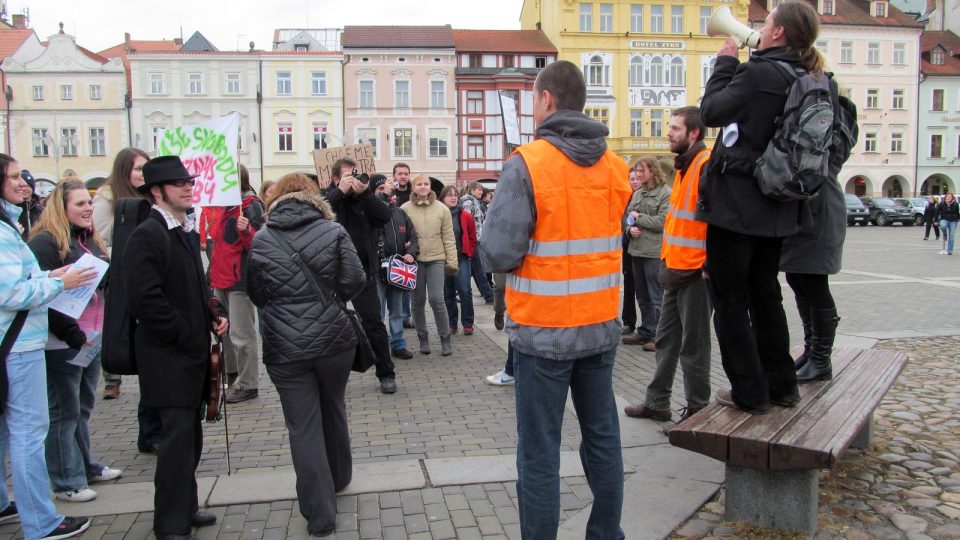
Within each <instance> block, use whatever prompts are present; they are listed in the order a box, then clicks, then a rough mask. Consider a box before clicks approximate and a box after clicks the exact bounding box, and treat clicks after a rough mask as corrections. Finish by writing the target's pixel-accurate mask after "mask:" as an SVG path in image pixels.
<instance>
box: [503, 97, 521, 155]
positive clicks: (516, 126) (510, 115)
mask: <svg viewBox="0 0 960 540" xmlns="http://www.w3.org/2000/svg"><path fill="white" fill-rule="evenodd" d="M500 114H502V115H503V130H504V131H505V132H506V134H507V144H512V145H514V146H520V144H521V143H520V119H519V118H518V117H517V102H516V101H514V100H513V98H512V97H510V96H508V95H507V94H500Z"/></svg>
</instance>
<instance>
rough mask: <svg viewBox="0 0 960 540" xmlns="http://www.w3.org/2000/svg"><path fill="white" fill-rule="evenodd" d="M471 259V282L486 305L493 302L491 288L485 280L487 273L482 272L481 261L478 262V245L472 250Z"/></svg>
mask: <svg viewBox="0 0 960 540" xmlns="http://www.w3.org/2000/svg"><path fill="white" fill-rule="evenodd" d="M474 250H475V251H474V252H473V257H471V258H470V274H471V275H472V276H473V282H474V283H476V284H477V291H478V292H479V293H480V296H482V297H483V301H484V302H486V303H488V304H489V303H491V302H493V287H491V286H490V281H489V280H488V279H487V273H486V272H484V271H483V261H481V260H480V244H477V247H476V248H474Z"/></svg>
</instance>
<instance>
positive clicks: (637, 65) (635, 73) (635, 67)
mask: <svg viewBox="0 0 960 540" xmlns="http://www.w3.org/2000/svg"><path fill="white" fill-rule="evenodd" d="M629 79H630V86H643V60H641V59H640V57H639V56H634V57H633V58H631V59H630V77H629Z"/></svg>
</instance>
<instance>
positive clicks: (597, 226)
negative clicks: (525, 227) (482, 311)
mask: <svg viewBox="0 0 960 540" xmlns="http://www.w3.org/2000/svg"><path fill="white" fill-rule="evenodd" d="M517 151H518V152H520V155H521V156H523V160H524V161H525V162H526V164H527V169H529V171H530V179H531V181H532V183H533V195H534V201H535V203H536V209H537V222H536V225H535V227H534V230H533V235H532V236H531V237H530V247H529V251H528V252H527V255H526V256H525V257H524V259H523V263H522V264H521V265H520V267H519V268H517V269H515V270H514V271H513V273H511V274H510V275H509V276H508V278H507V291H506V300H507V310H508V311H509V312H510V318H511V319H513V320H514V321H515V322H516V323H517V324H522V325H524V326H538V327H541V328H571V327H576V326H585V325H590V324H597V323H602V322H606V321H610V320H613V319H616V318H617V314H618V312H619V307H620V276H621V256H622V244H621V234H622V233H621V232H620V220H621V219H622V218H623V210H624V208H626V206H627V202H628V201H629V199H630V185H629V184H628V183H627V164H626V163H624V162H623V160H622V159H620V158H619V157H617V155H616V154H614V153H613V152H611V151H610V150H607V151H606V153H605V154H604V155H603V156H601V158H600V159H599V160H598V161H597V162H596V163H594V164H593V165H591V166H589V167H581V166H579V165H577V164H576V163H574V162H573V161H570V158H568V157H567V156H566V155H565V154H564V153H563V152H561V151H560V150H558V149H557V148H556V147H555V146H553V145H552V144H550V143H549V142H547V141H545V140H542V139H538V140H535V141H533V142H531V143H529V144H526V145H523V146H521V147H520V148H519V149H517Z"/></svg>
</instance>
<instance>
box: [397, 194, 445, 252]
mask: <svg viewBox="0 0 960 540" xmlns="http://www.w3.org/2000/svg"><path fill="white" fill-rule="evenodd" d="M400 209H401V210H403V211H404V212H405V213H406V214H407V215H408V216H409V217H410V221H412V222H413V227H414V229H416V230H417V241H418V242H419V243H420V256H419V257H417V260H418V261H420V262H433V261H445V264H444V266H446V267H447V269H448V270H454V269H458V268H459V263H458V262H457V241H456V239H455V238H454V237H453V218H451V217H450V209H449V208H447V207H446V206H445V205H444V204H443V203H441V202H440V201H438V200H437V196H436V194H435V193H434V192H432V191H431V192H430V193H429V194H428V196H427V197H426V198H421V197H418V196H417V195H416V194H415V193H414V194H411V195H410V200H409V201H408V202H406V203H404V205H403V206H401V207H400Z"/></svg>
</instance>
